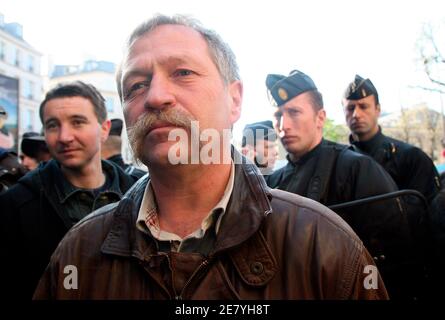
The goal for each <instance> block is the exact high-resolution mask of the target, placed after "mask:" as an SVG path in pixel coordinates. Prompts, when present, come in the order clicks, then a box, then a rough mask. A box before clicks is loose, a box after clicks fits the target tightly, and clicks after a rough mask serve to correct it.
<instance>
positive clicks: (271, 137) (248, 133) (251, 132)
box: [242, 120, 277, 147]
mask: <svg viewBox="0 0 445 320" xmlns="http://www.w3.org/2000/svg"><path fill="white" fill-rule="evenodd" d="M247 137H249V139H252V138H253V141H251V143H252V144H254V145H255V144H256V141H257V139H259V140H268V141H275V140H277V133H276V132H275V129H274V127H273V124H272V121H270V120H266V121H260V122H255V123H250V124H247V125H246V126H245V127H244V129H243V141H242V146H243V147H244V146H245V145H246V144H247Z"/></svg>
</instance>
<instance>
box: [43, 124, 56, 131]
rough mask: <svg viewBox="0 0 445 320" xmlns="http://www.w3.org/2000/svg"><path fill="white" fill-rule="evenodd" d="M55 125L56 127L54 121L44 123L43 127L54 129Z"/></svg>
mask: <svg viewBox="0 0 445 320" xmlns="http://www.w3.org/2000/svg"><path fill="white" fill-rule="evenodd" d="M55 127H56V124H55V123H47V124H46V125H45V128H46V129H47V130H50V129H54V128H55Z"/></svg>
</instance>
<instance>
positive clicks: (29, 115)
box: [23, 109, 35, 131]
mask: <svg viewBox="0 0 445 320" xmlns="http://www.w3.org/2000/svg"><path fill="white" fill-rule="evenodd" d="M34 116H35V115H34V110H32V109H27V110H26V112H25V114H24V119H23V124H24V126H23V127H24V128H25V130H26V131H34Z"/></svg>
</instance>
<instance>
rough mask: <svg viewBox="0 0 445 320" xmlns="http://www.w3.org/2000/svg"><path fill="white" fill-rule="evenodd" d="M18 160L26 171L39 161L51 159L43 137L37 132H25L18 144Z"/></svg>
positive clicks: (36, 165) (35, 165) (34, 166)
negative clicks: (19, 151) (19, 150)
mask: <svg viewBox="0 0 445 320" xmlns="http://www.w3.org/2000/svg"><path fill="white" fill-rule="evenodd" d="M20 149H21V151H22V152H21V154H20V162H21V163H22V164H23V166H25V168H26V169H28V171H31V170H34V169H35V168H37V167H38V165H39V163H40V162H46V161H49V160H51V153H50V152H49V150H48V146H47V145H46V142H45V137H44V136H43V135H40V134H38V133H37V132H32V131H31V132H25V133H24V134H23V136H22V142H21V144H20Z"/></svg>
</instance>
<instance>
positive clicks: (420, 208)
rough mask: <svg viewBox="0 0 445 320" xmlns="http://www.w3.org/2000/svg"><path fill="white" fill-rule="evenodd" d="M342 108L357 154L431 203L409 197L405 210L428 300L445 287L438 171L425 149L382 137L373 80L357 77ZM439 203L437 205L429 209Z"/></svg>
mask: <svg viewBox="0 0 445 320" xmlns="http://www.w3.org/2000/svg"><path fill="white" fill-rule="evenodd" d="M342 102H343V107H344V113H345V117H346V123H347V124H348V126H349V129H350V130H351V135H350V137H349V139H350V142H351V145H352V146H353V148H354V149H355V150H356V151H358V152H361V153H364V154H367V155H369V156H371V157H372V158H374V160H375V161H377V162H378V163H379V164H380V165H382V167H383V168H384V169H385V170H386V171H387V172H388V173H389V174H390V175H391V177H392V178H393V179H394V181H395V182H396V184H397V186H398V187H399V189H400V190H403V189H412V190H416V191H419V192H420V193H421V194H423V196H424V197H425V199H426V202H427V203H426V205H425V204H424V201H421V199H419V198H417V197H414V196H410V195H407V196H404V197H403V200H404V201H403V204H404V208H405V211H406V215H407V217H408V221H409V225H410V228H411V232H412V235H413V236H414V238H415V242H416V245H417V246H418V247H419V250H421V251H422V253H423V256H424V257H423V260H424V263H425V269H426V271H427V274H428V275H427V276H426V277H425V278H426V284H425V288H424V290H423V291H424V292H425V293H424V295H431V294H432V291H434V290H435V289H436V288H438V287H439V286H440V285H439V282H444V281H443V276H441V273H443V271H442V270H440V268H439V261H444V260H445V257H444V255H445V254H444V253H443V252H444V251H443V249H440V248H441V247H442V248H443V247H445V246H444V245H443V244H442V245H441V243H443V242H444V241H443V239H444V238H445V231H444V229H442V228H441V227H440V221H442V220H443V219H441V216H442V215H443V211H442V210H439V208H440V206H438V205H437V203H440V202H441V201H440V200H439V198H440V197H441V195H440V194H439V191H440V187H441V184H440V178H439V174H438V172H437V170H436V167H435V166H434V163H433V161H432V160H431V159H430V158H429V157H428V156H427V155H426V154H425V153H424V152H423V151H422V150H421V149H419V148H417V147H415V146H413V145H410V144H408V143H405V142H402V141H400V140H397V139H393V138H390V137H388V136H385V135H384V134H383V133H382V129H381V127H380V126H379V125H378V117H379V116H380V112H381V107H380V102H379V95H378V93H377V90H376V88H375V86H374V84H373V83H372V82H371V80H369V79H364V78H362V77H361V76H359V75H356V76H355V78H354V80H353V81H352V82H351V83H350V84H349V85H348V87H347V88H346V90H345V93H344V95H343V100H342ZM436 198H438V199H436ZM435 199H436V200H435ZM433 200H435V201H433ZM433 202H434V203H435V204H436V205H433V207H432V208H428V206H429V205H431V204H432V203H433ZM442 264H443V263H442ZM438 279H442V280H440V281H439V280H438ZM438 289H439V290H442V289H441V288H438Z"/></svg>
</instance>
